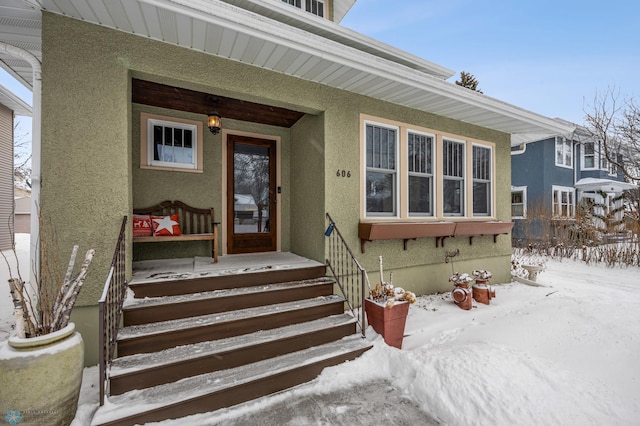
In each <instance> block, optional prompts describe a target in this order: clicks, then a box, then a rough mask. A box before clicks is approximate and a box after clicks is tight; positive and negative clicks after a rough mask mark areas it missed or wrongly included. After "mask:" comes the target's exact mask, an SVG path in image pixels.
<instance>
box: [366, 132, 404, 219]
mask: <svg viewBox="0 0 640 426" xmlns="http://www.w3.org/2000/svg"><path fill="white" fill-rule="evenodd" d="M365 133H366V135H365V140H366V163H367V170H366V182H365V187H366V189H365V192H366V204H367V206H366V210H367V216H371V217H385V216H387V217H395V216H397V215H398V188H397V186H398V170H397V161H396V159H397V158H398V156H397V153H398V129H397V128H393V127H386V126H381V125H377V124H373V123H367V124H366V130H365Z"/></svg>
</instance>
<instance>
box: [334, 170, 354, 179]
mask: <svg viewBox="0 0 640 426" xmlns="http://www.w3.org/2000/svg"><path fill="white" fill-rule="evenodd" d="M336 176H338V177H343V178H350V177H351V170H338V171H337V172H336Z"/></svg>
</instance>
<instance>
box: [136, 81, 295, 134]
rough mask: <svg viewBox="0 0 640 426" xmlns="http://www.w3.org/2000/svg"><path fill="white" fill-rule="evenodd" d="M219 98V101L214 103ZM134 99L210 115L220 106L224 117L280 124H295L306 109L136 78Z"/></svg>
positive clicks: (218, 109) (147, 103)
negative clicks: (289, 107) (293, 108)
mask: <svg viewBox="0 0 640 426" xmlns="http://www.w3.org/2000/svg"><path fill="white" fill-rule="evenodd" d="M212 98H217V99H218V102H217V103H215V104H214V103H212ZM131 100H132V102H134V103H138V104H144V105H151V106H155V107H160V108H168V109H173V110H177V111H186V112H191V113H195V114H203V115H207V114H208V113H209V112H211V110H212V109H214V108H215V109H216V111H218V113H219V114H220V115H221V116H222V118H223V119H225V118H230V119H233V120H241V121H248V122H252V123H260V124H267V125H271V126H279V127H287V128H288V127H291V126H293V125H294V124H295V123H296V122H297V121H298V120H299V119H300V118H301V117H302V116H303V115H304V113H302V112H298V111H293V110H290V109H286V108H280V107H275V106H270V105H264V104H259V103H255V102H248V101H243V100H240V99H234V98H227V97H224V96H218V95H215V94H210V93H204V92H198V91H195V90H189V89H183V88H180V87H174V86H168V85H165V84H160V83H154V82H151V81H145V80H139V79H135V78H134V79H133V81H132V83H131Z"/></svg>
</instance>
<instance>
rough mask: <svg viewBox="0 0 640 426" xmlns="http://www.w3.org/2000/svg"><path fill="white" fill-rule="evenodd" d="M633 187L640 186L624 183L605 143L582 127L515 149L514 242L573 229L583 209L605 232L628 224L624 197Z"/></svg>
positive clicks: (512, 212) (512, 188)
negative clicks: (569, 133)
mask: <svg viewBox="0 0 640 426" xmlns="http://www.w3.org/2000/svg"><path fill="white" fill-rule="evenodd" d="M558 121H560V122H563V123H565V124H570V123H567V122H566V121H564V120H558ZM632 188H636V185H634V184H630V183H627V182H625V181H624V176H623V174H622V172H621V171H620V170H618V169H617V167H616V166H615V165H614V164H611V163H610V162H609V161H607V158H606V156H605V153H604V148H603V147H602V146H601V143H600V141H598V140H597V139H596V138H595V137H594V136H593V135H592V134H591V133H590V132H589V130H588V129H586V128H584V127H581V126H576V129H575V131H574V132H573V133H572V134H571V135H567V136H561V135H557V136H554V137H548V138H546V139H542V140H538V141H534V142H528V143H523V144H521V145H517V146H513V147H512V148H511V215H512V218H513V221H514V222H515V226H514V228H513V234H512V236H513V240H514V242H515V243H516V244H517V243H518V242H520V243H522V242H525V241H527V240H528V239H535V240H539V239H545V238H547V237H550V238H555V237H557V236H558V234H559V233H560V232H561V230H563V229H564V230H569V229H570V227H571V226H572V225H573V224H574V223H575V218H576V214H579V210H580V209H582V210H581V211H583V212H585V217H587V218H588V219H589V220H590V221H591V223H592V224H593V225H594V226H595V227H596V228H597V229H598V230H600V231H601V232H603V233H605V232H607V224H608V223H609V224H610V223H620V222H621V221H622V219H623V216H624V212H623V209H622V207H623V200H622V199H621V197H620V196H621V194H622V192H623V191H624V190H627V189H632ZM534 218H535V219H534ZM545 233H548V234H549V235H545Z"/></svg>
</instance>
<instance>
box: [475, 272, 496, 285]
mask: <svg viewBox="0 0 640 426" xmlns="http://www.w3.org/2000/svg"><path fill="white" fill-rule="evenodd" d="M471 274H472V275H473V276H474V277H475V280H476V284H486V283H487V282H488V281H489V279H491V277H492V276H493V274H492V273H491V271H487V270H485V269H476V270H474V271H473V272H472V273H471Z"/></svg>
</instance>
